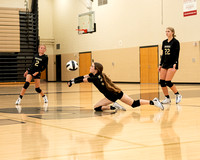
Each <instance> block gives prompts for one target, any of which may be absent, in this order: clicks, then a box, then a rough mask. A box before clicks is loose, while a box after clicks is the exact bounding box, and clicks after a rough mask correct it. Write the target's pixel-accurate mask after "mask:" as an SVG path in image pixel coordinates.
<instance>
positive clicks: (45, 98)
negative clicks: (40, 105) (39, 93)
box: [43, 95, 48, 103]
mask: <svg viewBox="0 0 200 160" xmlns="http://www.w3.org/2000/svg"><path fill="white" fill-rule="evenodd" d="M43 100H44V103H48V99H47V96H46V95H45V96H44V97H43Z"/></svg>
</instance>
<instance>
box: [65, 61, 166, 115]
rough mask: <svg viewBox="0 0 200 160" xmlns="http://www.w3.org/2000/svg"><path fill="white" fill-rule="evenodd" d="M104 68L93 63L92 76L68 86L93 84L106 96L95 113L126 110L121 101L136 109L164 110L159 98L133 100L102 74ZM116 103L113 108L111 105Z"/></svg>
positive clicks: (76, 80) (98, 104)
mask: <svg viewBox="0 0 200 160" xmlns="http://www.w3.org/2000/svg"><path fill="white" fill-rule="evenodd" d="M102 71H103V66H102V65H101V64H100V63H97V62H95V63H92V66H91V67H90V74H89V75H85V76H80V77H77V78H75V79H72V80H70V81H69V82H68V83H67V84H68V86H69V87H71V86H72V84H73V83H81V82H91V83H93V84H94V85H95V86H96V87H97V89H98V90H99V91H100V92H101V93H102V94H103V95H104V96H105V98H103V99H102V100H100V101H99V102H98V103H97V104H95V106H94V110H95V111H103V110H115V109H121V110H124V111H125V110H126V109H125V108H124V107H122V106H121V105H119V104H118V103H117V102H116V101H117V100H118V99H119V100H121V101H122V102H124V103H126V104H128V105H130V106H132V107H133V108H134V107H138V106H140V105H155V106H157V107H159V108H160V109H162V110H163V109H164V107H163V105H162V104H161V103H160V101H159V100H158V99H157V98H154V99H153V100H151V101H149V100H143V99H140V100H133V99H132V98H130V97H129V96H128V95H126V94H125V93H123V92H122V91H121V89H120V88H118V87H117V86H116V85H114V83H113V82H112V81H111V80H110V79H109V78H108V77H107V75H106V74H105V73H102ZM112 103H114V104H113V105H112V106H109V105H110V104H112Z"/></svg>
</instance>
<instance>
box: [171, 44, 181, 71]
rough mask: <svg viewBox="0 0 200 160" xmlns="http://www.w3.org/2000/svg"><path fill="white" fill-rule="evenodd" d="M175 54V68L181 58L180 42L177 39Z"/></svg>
mask: <svg viewBox="0 0 200 160" xmlns="http://www.w3.org/2000/svg"><path fill="white" fill-rule="evenodd" d="M175 44H176V45H175V52H174V53H175V56H174V65H173V68H176V65H178V59H179V52H180V44H179V42H178V41H177V43H175Z"/></svg>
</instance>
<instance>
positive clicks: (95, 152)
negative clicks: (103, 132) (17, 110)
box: [31, 141, 200, 159]
mask: <svg viewBox="0 0 200 160" xmlns="http://www.w3.org/2000/svg"><path fill="white" fill-rule="evenodd" d="M197 142H200V141H189V142H183V143H181V144H188V143H197ZM177 144H180V143H171V144H163V145H153V146H147V147H146V148H155V147H163V146H169V145H177ZM143 148H145V147H131V148H130V147H129V148H122V149H121V148H119V149H113V150H106V151H105V150H104V151H94V152H83V153H78V154H77V153H75V154H73V153H71V154H66V155H57V156H48V157H32V158H31V159H41V158H47V159H48V158H64V157H67V156H74V155H76V156H80V155H87V154H98V153H109V152H117V151H126V150H134V149H143Z"/></svg>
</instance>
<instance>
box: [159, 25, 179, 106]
mask: <svg viewBox="0 0 200 160" xmlns="http://www.w3.org/2000/svg"><path fill="white" fill-rule="evenodd" d="M166 36H167V39H166V40H164V41H163V43H162V50H163V54H162V57H161V62H160V66H159V69H158V70H159V72H160V85H161V87H162V90H163V93H164V95H165V99H164V100H163V101H162V102H161V103H163V104H169V103H171V99H170V96H169V93H168V89H167V87H169V88H170V89H171V90H172V91H173V92H174V94H175V97H176V104H178V103H179V102H180V101H181V99H182V96H181V95H180V94H179V92H178V91H177V89H176V86H175V85H174V84H173V83H172V82H171V81H172V78H173V77H174V75H175V73H176V71H177V70H178V59H179V52H180V44H179V41H178V40H177V39H176V38H175V30H174V28H172V27H168V28H167V29H166Z"/></svg>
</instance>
